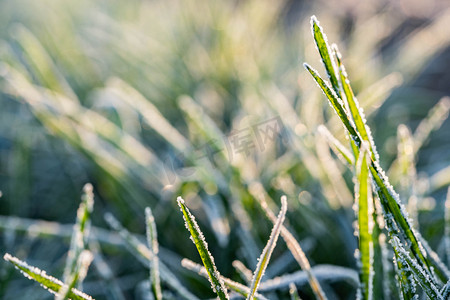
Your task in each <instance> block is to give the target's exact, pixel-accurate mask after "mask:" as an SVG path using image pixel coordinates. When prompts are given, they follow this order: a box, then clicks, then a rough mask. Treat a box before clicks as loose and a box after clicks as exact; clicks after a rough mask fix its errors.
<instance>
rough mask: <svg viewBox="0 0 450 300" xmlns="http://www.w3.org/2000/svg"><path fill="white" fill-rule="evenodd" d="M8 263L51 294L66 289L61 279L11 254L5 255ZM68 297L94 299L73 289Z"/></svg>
mask: <svg viewBox="0 0 450 300" xmlns="http://www.w3.org/2000/svg"><path fill="white" fill-rule="evenodd" d="M3 258H4V259H5V260H6V261H9V262H10V263H12V264H13V265H14V266H15V267H16V268H17V269H18V270H20V271H21V272H22V274H23V275H24V276H25V277H27V278H28V279H32V280H35V281H37V282H38V283H40V284H41V286H42V287H44V288H45V289H47V290H48V291H49V292H51V293H53V294H55V295H57V294H58V292H59V291H60V290H61V289H62V288H63V287H64V283H63V282H62V281H60V280H59V279H56V278H54V277H52V276H49V275H47V273H46V272H45V271H42V270H40V269H38V268H36V267H32V266H30V265H28V264H27V263H26V262H23V261H21V260H20V259H18V258H17V257H14V256H11V255H10V254H8V253H7V254H5V256H4V257H3ZM67 296H68V297H69V298H70V299H72V300H92V299H93V298H92V297H91V296H89V295H86V294H85V293H83V292H81V291H79V290H77V289H75V288H71V289H70V290H69V292H68V293H67Z"/></svg>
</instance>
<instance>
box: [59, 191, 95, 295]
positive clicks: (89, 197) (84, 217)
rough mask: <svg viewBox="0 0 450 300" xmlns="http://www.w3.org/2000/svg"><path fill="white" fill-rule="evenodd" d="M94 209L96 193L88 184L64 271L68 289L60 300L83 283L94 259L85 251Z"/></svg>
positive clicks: (64, 289) (61, 293)
mask: <svg viewBox="0 0 450 300" xmlns="http://www.w3.org/2000/svg"><path fill="white" fill-rule="evenodd" d="M93 208H94V193H93V188H92V185H91V184H90V183H88V184H86V185H85V186H84V187H83V195H82V197H81V203H80V206H79V208H78V211H77V219H76V222H75V225H74V229H73V234H72V240H71V243H70V249H69V253H68V255H67V262H66V266H65V269H64V275H63V277H64V282H65V284H66V285H67V288H63V289H62V290H61V291H60V293H59V294H58V296H57V299H58V300H59V299H66V297H67V296H68V293H69V291H70V290H71V288H73V287H75V286H76V285H77V284H79V283H81V282H82V280H83V279H84V277H85V275H86V272H87V269H88V266H89V264H90V263H91V261H92V259H93V258H92V254H91V253H89V252H88V251H86V250H85V249H86V248H87V242H88V239H89V233H90V227H91V222H90V216H91V214H92V210H93ZM83 253H84V254H83ZM82 254H83V255H82Z"/></svg>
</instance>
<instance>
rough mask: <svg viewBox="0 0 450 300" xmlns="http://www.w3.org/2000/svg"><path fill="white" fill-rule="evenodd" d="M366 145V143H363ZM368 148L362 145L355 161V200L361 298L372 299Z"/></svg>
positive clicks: (370, 192) (371, 220) (371, 223)
mask: <svg viewBox="0 0 450 300" xmlns="http://www.w3.org/2000/svg"><path fill="white" fill-rule="evenodd" d="M364 145H366V144H364ZM368 155H369V153H368V150H367V148H366V147H365V146H363V148H362V151H360V153H359V157H358V161H357V163H356V184H355V201H356V207H357V215H358V234H359V256H360V260H361V270H360V281H361V293H362V296H363V299H373V272H374V269H373V255H374V248H373V244H374V243H373V240H372V230H373V219H372V217H373V205H372V190H371V188H370V181H369V167H368Z"/></svg>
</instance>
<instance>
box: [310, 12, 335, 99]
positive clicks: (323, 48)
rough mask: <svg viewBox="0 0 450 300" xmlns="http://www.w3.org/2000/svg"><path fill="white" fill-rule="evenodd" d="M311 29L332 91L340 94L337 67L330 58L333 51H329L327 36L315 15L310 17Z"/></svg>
mask: <svg viewBox="0 0 450 300" xmlns="http://www.w3.org/2000/svg"><path fill="white" fill-rule="evenodd" d="M311 30H312V34H313V36H314V41H315V42H316V46H317V50H319V53H320V57H321V58H322V62H323V65H324V66H325V70H326V71H327V75H328V78H329V79H330V81H331V86H332V87H333V90H334V92H335V93H336V94H337V95H338V96H340V88H339V81H338V77H337V76H336V74H337V72H336V70H337V68H336V66H335V64H334V59H333V58H332V55H333V53H332V52H331V51H330V47H329V46H328V41H327V36H326V35H325V33H324V32H323V29H322V27H321V26H320V24H319V21H318V20H317V18H316V16H312V17H311Z"/></svg>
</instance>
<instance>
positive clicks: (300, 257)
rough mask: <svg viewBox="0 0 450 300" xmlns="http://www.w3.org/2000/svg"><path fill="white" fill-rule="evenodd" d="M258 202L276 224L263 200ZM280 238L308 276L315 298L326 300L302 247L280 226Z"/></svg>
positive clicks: (275, 219)
mask: <svg viewBox="0 0 450 300" xmlns="http://www.w3.org/2000/svg"><path fill="white" fill-rule="evenodd" d="M283 198H285V196H283ZM258 200H259V201H258V202H259V203H260V205H261V207H262V209H263V210H264V212H265V213H266V215H267V217H268V218H269V219H270V220H271V221H272V223H274V224H275V223H276V222H277V218H276V217H275V214H274V213H273V212H272V211H271V210H270V209H269V208H268V206H267V203H266V201H265V200H264V199H263V198H259V199H258ZM281 237H282V238H283V240H284V241H285V242H286V245H287V247H288V249H289V251H291V253H292V255H293V256H294V258H295V260H296V261H297V263H298V264H299V265H300V267H301V268H302V270H303V271H305V272H306V274H307V275H308V282H309V285H310V286H311V289H312V291H313V292H314V295H315V296H316V298H317V299H320V300H325V299H327V297H326V296H325V293H324V292H323V289H322V287H321V286H320V283H319V281H318V280H317V278H316V277H315V276H314V274H313V273H312V272H311V265H310V264H309V261H308V258H306V255H305V253H304V252H303V249H302V247H301V246H300V244H299V243H298V242H297V240H296V239H295V237H294V236H293V235H292V234H291V233H290V232H289V230H288V229H287V228H286V227H284V226H282V228H281Z"/></svg>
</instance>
